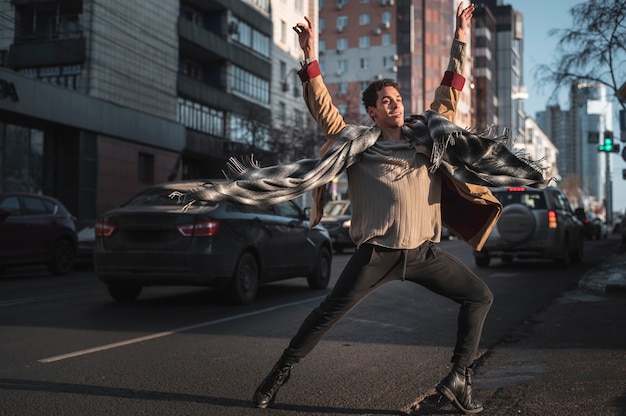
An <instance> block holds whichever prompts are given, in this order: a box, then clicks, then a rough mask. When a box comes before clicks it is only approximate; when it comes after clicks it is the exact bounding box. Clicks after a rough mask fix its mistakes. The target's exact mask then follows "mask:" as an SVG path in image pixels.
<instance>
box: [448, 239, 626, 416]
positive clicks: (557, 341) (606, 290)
mask: <svg viewBox="0 0 626 416" xmlns="http://www.w3.org/2000/svg"><path fill="white" fill-rule="evenodd" d="M620 249H621V250H620V252H619V253H616V254H614V255H613V256H612V257H611V258H610V259H609V261H607V262H605V263H603V264H602V265H600V266H598V267H596V268H595V269H593V270H590V271H589V272H588V273H586V274H585V275H584V276H583V278H582V279H581V280H580V282H579V288H578V289H577V290H574V291H572V292H569V293H565V294H564V295H563V296H562V297H561V298H559V299H557V300H556V301H554V302H552V303H551V304H549V305H548V306H547V307H546V309H544V310H542V311H541V312H539V313H537V314H536V315H534V316H533V317H532V319H531V320H530V321H529V322H527V323H526V324H525V325H523V326H522V327H520V328H519V329H518V330H517V331H516V332H517V333H516V334H513V336H512V337H511V339H513V341H512V342H507V343H503V344H500V345H498V346H497V347H496V348H494V349H493V350H492V351H490V352H489V353H488V354H487V355H486V356H485V357H483V358H482V359H481V360H480V361H479V363H478V365H477V368H476V377H475V382H474V384H475V386H474V387H475V388H476V393H475V394H476V396H477V397H478V398H479V399H480V400H482V402H483V404H484V406H485V411H484V412H483V413H482V414H483V415H498V416H506V415H525V416H534V415H537V416H545V415H550V416H560V415H568V416H569V415H577V416H586V415H589V416H592V415H593V416H595V415H603V416H607V415H616V416H624V415H626V296H624V295H626V250H625V247H623V246H621V247H620ZM442 410H443V409H442Z"/></svg>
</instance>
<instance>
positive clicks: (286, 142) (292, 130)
mask: <svg viewBox="0 0 626 416" xmlns="http://www.w3.org/2000/svg"><path fill="white" fill-rule="evenodd" d="M324 140H325V139H324V137H323V136H322V133H321V132H320V130H319V129H318V128H317V126H315V124H314V123H313V122H309V123H304V125H293V124H290V125H287V124H285V125H283V126H282V127H275V128H273V129H272V131H271V133H270V136H269V141H268V146H269V149H270V151H272V152H274V153H276V154H277V155H278V160H279V161H280V162H281V163H290V162H295V161H296V160H300V159H310V158H315V157H317V156H318V152H319V149H320V148H321V146H322V145H323V144H324Z"/></svg>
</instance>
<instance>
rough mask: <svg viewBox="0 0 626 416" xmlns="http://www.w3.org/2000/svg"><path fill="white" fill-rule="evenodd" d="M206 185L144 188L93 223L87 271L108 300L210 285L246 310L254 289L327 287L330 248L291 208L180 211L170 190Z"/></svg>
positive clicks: (209, 206) (198, 205)
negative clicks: (283, 284) (287, 283)
mask: <svg viewBox="0 0 626 416" xmlns="http://www.w3.org/2000/svg"><path fill="white" fill-rule="evenodd" d="M205 182H206V181H182V182H169V183H165V184H161V185H156V186H152V187H150V188H148V189H146V190H145V191H143V192H141V193H139V194H138V195H136V196H135V197H133V198H132V199H131V200H130V201H128V202H126V203H125V204H123V205H122V206H121V207H119V208H116V209H113V210H111V211H109V212H107V213H105V214H104V215H103V216H102V217H101V218H100V219H99V220H98V222H97V223H96V227H95V228H96V244H95V247H94V266H95V271H96V274H97V276H98V278H99V279H100V280H102V281H103V282H104V283H106V285H107V287H108V291H109V294H110V295H111V296H112V297H113V298H114V299H116V300H118V301H133V300H135V299H136V298H137V297H138V296H139V294H140V292H141V290H142V287H143V286H151V285H176V286H213V287H219V288H224V289H227V290H228V292H229V294H230V295H231V296H232V298H233V299H234V300H235V301H236V302H238V303H250V302H252V301H253V300H254V299H255V297H256V294H257V289H258V285H259V284H261V283H266V282H271V281H276V280H280V279H287V278H293V277H306V279H307V281H308V285H309V287H310V288H312V289H323V288H325V287H327V285H328V282H329V280H330V268H331V261H332V254H331V241H330V237H329V235H328V232H327V231H326V230H325V229H324V228H323V227H321V226H319V225H318V226H316V227H313V228H312V229H309V222H308V218H307V217H306V216H305V213H304V211H303V210H302V209H301V208H300V207H299V206H298V205H297V204H296V203H294V202H292V201H289V202H284V203H280V204H276V205H265V206H250V205H236V204H229V203H220V204H216V203H210V202H203V201H197V202H195V203H194V204H193V205H191V206H190V207H189V209H188V210H187V211H184V212H183V210H182V207H181V206H180V205H179V204H178V201H177V200H176V199H172V198H170V194H171V193H172V192H173V191H179V192H188V191H190V190H193V189H197V188H198V187H200V186H201V185H202V184H203V183H205Z"/></svg>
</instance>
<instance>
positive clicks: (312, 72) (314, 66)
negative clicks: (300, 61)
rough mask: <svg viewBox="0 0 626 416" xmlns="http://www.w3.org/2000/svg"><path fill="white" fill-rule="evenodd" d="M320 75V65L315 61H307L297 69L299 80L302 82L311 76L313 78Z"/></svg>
mask: <svg viewBox="0 0 626 416" xmlns="http://www.w3.org/2000/svg"><path fill="white" fill-rule="evenodd" d="M320 75H322V71H321V70H320V66H319V64H318V63H317V61H313V62H311V63H309V64H308V65H306V66H304V67H302V69H301V70H299V71H298V76H299V77H300V81H302V82H307V81H309V80H310V79H311V78H315V77H317V76H320Z"/></svg>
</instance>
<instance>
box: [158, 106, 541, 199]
mask: <svg viewBox="0 0 626 416" xmlns="http://www.w3.org/2000/svg"><path fill="white" fill-rule="evenodd" d="M402 133H403V135H404V136H405V137H406V138H407V139H409V141H411V142H413V143H414V144H415V145H422V146H426V148H427V149H430V151H431V152H430V153H431V166H430V169H431V170H436V169H441V170H444V171H445V173H447V174H448V175H449V176H451V177H453V178H455V179H457V180H459V181H461V182H466V183H471V184H475V185H483V186H522V185H527V186H532V187H539V188H541V187H545V186H547V185H548V183H549V180H546V179H544V177H543V171H544V169H543V168H542V167H541V166H540V165H539V164H538V163H537V162H532V161H529V160H527V159H525V158H524V157H522V156H521V155H515V154H513V153H512V152H511V151H510V150H509V149H508V147H509V146H510V144H511V143H510V140H509V138H508V136H507V135H506V134H505V135H503V136H497V135H496V134H494V130H493V129H488V130H486V131H484V132H482V133H475V132H472V131H469V130H466V129H462V128H460V127H459V126H457V125H456V124H454V123H452V122H450V121H449V120H448V119H446V118H445V117H443V116H441V115H440V114H438V113H437V112H435V111H431V110H428V111H426V112H425V113H424V114H421V115H414V116H410V117H408V118H407V119H406V120H405V124H404V126H403V127H402ZM379 137H380V129H379V128H378V127H365V126H357V125H353V124H348V125H346V127H345V128H344V130H343V131H342V132H341V134H340V135H339V137H338V138H337V140H335V142H334V143H333V144H332V146H331V147H330V148H329V150H328V151H327V152H326V153H325V154H324V155H323V156H322V157H321V158H316V159H303V160H299V161H296V162H293V163H288V164H283V165H277V166H269V167H261V166H260V165H259V163H258V162H257V161H256V160H254V158H253V157H250V158H249V159H248V160H244V161H240V160H237V159H235V158H230V159H229V162H228V164H227V168H228V172H224V174H225V176H226V178H227V179H228V180H227V181H225V182H220V183H213V182H207V183H205V184H203V185H202V186H201V188H199V189H196V190H193V191H190V192H186V193H181V192H172V194H171V195H170V197H171V198H178V201H179V203H180V204H182V205H183V210H187V208H189V206H191V205H192V204H193V203H194V202H196V201H199V200H203V201H212V202H232V203H240V204H247V205H256V204H274V203H279V202H283V201H287V200H291V199H294V198H296V197H298V196H300V195H302V194H304V193H306V192H309V191H311V190H313V189H315V188H318V187H320V186H323V185H325V184H327V183H329V182H330V181H332V180H333V179H334V178H336V177H337V176H339V174H341V172H343V171H344V170H345V169H347V168H348V167H349V166H351V165H352V164H353V163H356V162H357V161H358V160H359V155H360V154H361V153H363V152H364V151H365V150H366V149H367V148H369V147H370V146H372V145H373V144H374V143H375V142H376V140H377V139H378V138H379Z"/></svg>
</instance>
